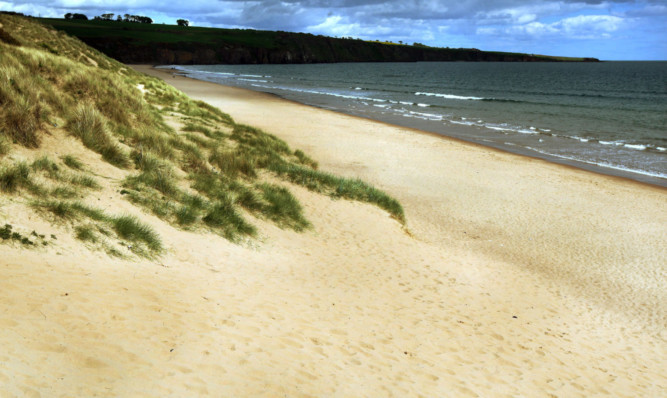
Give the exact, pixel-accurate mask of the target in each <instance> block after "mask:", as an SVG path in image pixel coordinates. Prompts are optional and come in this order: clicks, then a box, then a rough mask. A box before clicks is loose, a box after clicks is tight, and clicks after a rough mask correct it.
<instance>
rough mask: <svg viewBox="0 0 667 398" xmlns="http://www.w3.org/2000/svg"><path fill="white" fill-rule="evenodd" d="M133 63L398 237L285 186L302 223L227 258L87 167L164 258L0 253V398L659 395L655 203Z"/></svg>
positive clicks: (664, 201) (67, 241)
mask: <svg viewBox="0 0 667 398" xmlns="http://www.w3.org/2000/svg"><path fill="white" fill-rule="evenodd" d="M133 67H135V68H136V69H138V70H140V71H142V72H145V73H147V74H151V75H154V76H158V77H160V78H163V79H164V80H165V81H167V82H168V83H169V84H171V85H173V86H174V87H176V88H178V89H180V90H182V91H184V92H185V93H187V94H188V95H190V96H191V97H193V98H195V99H201V100H204V101H206V102H208V103H210V104H211V105H214V106H216V107H219V108H220V109H222V110H223V111H224V112H226V113H229V114H230V115H231V116H232V117H233V118H234V119H235V120H236V122H239V123H244V124H248V125H252V126H256V127H259V128H262V129H263V130H265V131H266V132H269V133H271V134H274V135H276V136H278V137H279V138H281V139H284V140H285V141H286V142H287V143H288V144H289V145H290V146H291V147H292V148H294V149H302V150H303V151H305V152H306V153H308V154H309V155H310V156H311V157H313V158H314V159H316V160H318V161H319V164H320V169H321V170H324V171H328V172H332V173H335V174H339V175H343V176H347V177H359V178H361V179H363V180H365V181H367V182H369V183H371V184H373V185H375V186H376V187H378V188H380V189H382V190H384V191H386V192H387V193H389V194H390V195H392V196H393V197H395V198H397V199H398V200H399V201H400V202H401V204H402V205H403V207H404V209H405V214H406V219H407V223H406V225H405V226H403V225H401V224H400V223H399V222H398V221H396V220H395V219H392V218H391V217H389V215H388V214H387V213H386V212H384V211H382V210H380V209H378V208H377V207H374V206H371V205H368V204H362V203H358V202H351V201H346V200H332V199H331V198H329V197H325V196H322V195H318V194H315V193H312V192H309V191H307V190H305V189H303V188H300V187H298V186H290V189H291V190H292V192H293V193H294V194H295V196H296V197H297V198H298V199H299V200H300V201H301V203H302V204H303V206H304V210H305V215H306V217H307V218H308V219H309V220H310V221H311V223H312V224H313V229H312V230H309V231H306V232H303V233H297V232H293V231H286V230H282V229H279V228H278V227H276V226H275V225H273V224H270V223H267V222H263V221H261V220H253V222H254V223H255V224H256V225H258V226H259V227H260V238H259V239H257V240H256V241H254V242H252V243H251V244H241V245H237V244H233V243H230V242H228V241H226V240H224V239H223V238H221V237H218V236H215V235H202V234H197V233H193V232H187V231H183V230H179V229H176V228H174V227H172V226H170V225H168V224H167V223H165V222H163V221H161V220H160V219H158V218H156V217H154V216H151V215H148V214H143V213H141V212H140V211H139V210H138V209H137V208H135V207H133V206H131V205H130V204H129V203H127V202H125V201H123V200H116V199H114V200H111V199H109V200H107V199H106V196H107V195H106V193H107V192H110V191H112V190H117V189H118V187H119V186H118V182H117V181H116V180H114V176H113V170H112V169H113V168H112V167H107V168H101V169H100V170H96V172H97V173H98V174H100V175H102V176H106V178H107V180H108V181H109V183H108V186H107V187H106V188H105V189H106V190H107V191H103V192H101V193H100V195H99V196H100V203H102V204H103V206H104V207H106V208H114V209H124V210H126V211H128V212H134V213H136V214H137V215H140V216H141V217H142V219H144V220H146V221H147V222H149V223H150V225H152V226H153V227H154V228H155V230H156V231H158V232H159V233H160V235H161V236H162V237H163V240H164V245H165V246H166V247H167V253H166V254H165V255H164V256H163V257H161V258H159V259H157V260H135V261H125V260H118V259H113V258H110V257H108V256H107V255H105V254H103V253H100V252H95V251H91V250H89V249H87V248H86V247H84V246H83V245H82V244H81V243H79V242H77V241H76V240H74V238H67V237H66V236H65V235H63V234H60V235H58V236H61V235H63V238H62V239H60V240H59V241H58V244H57V245H54V246H53V247H48V248H45V249H40V250H34V251H26V250H21V249H20V248H18V247H13V246H2V247H0V250H2V255H1V256H0V292H1V293H0V344H2V346H3V347H4V349H3V350H2V351H1V352H0V391H2V392H3V393H2V394H0V395H2V396H10V397H12V396H31V397H32V396H36V397H37V396H42V397H59V396H63V397H68V396H102V397H104V396H109V397H116V396H121V397H184V396H223V397H234V396H266V397H277V396H285V397H309V396H312V397H389V396H394V397H419V396H423V397H450V396H451V397H461V396H472V397H475V396H479V397H510V396H512V397H515V396H526V397H528V396H544V397H550V396H555V397H579V396H580V397H590V396H603V395H607V396H618V397H637V396H642V397H660V396H665V395H666V394H667V376H665V371H664V370H665V369H667V332H666V329H665V328H666V327H667V293H666V291H667V289H666V287H667V284H666V282H665V281H666V280H667V279H666V276H667V261H666V259H667V239H666V238H667V195H666V193H667V191H666V190H665V189H663V188H659V187H654V186H649V185H645V184H641V183H637V182H633V181H629V180H625V179H621V178H615V177H610V176H603V175H598V174H594V173H591V172H587V171H583V170H578V169H574V168H570V167H565V166H561V165H556V164H552V163H548V162H545V161H542V160H538V159H532V158H528V157H522V156H518V155H513V154H508V153H504V152H500V151H496V150H493V149H489V148H485V147H481V146H477V145H472V144H468V143H464V142H460V141H456V140H451V139H446V138H443V137H439V136H435V135H432V134H426V133H422V132H419V131H415V130H410V129H406V128H402V127H396V126H391V125H387V124H383V123H379V122H374V121H371V120H366V119H361V118H356V117H352V116H347V115H342V114H338V113H334V112H330V111H326V110H322V109H317V108H313V107H308V106H304V105H300V104H296V103H293V102H289V101H286V100H283V99H280V98H277V97H275V96H271V95H267V94H263V93H257V92H252V91H246V90H241V89H236V88H230V87H224V86H220V85H216V84H212V83H207V82H201V81H196V80H193V79H189V78H185V77H182V76H174V75H172V74H171V73H170V72H169V71H165V70H156V69H152V68H151V67H150V66H133ZM72 141H74V140H73V139H72ZM54 145H56V144H55V142H54ZM60 145H68V142H64V143H60ZM73 145H74V143H72V145H71V146H70V148H69V150H71V148H72V146H73ZM79 146H80V145H79ZM0 204H1V206H0V215H2V217H3V219H6V220H9V221H11V222H12V223H14V224H15V225H18V226H20V227H22V228H24V229H26V230H29V229H39V230H49V229H54V228H56V230H57V228H62V227H57V226H56V227H54V226H50V225H49V224H48V223H47V222H45V221H44V220H42V219H40V218H38V217H35V216H28V213H26V210H25V208H24V207H22V206H21V205H20V204H18V203H15V202H12V201H11V200H8V199H3V201H2V203H0ZM56 230H54V231H56Z"/></svg>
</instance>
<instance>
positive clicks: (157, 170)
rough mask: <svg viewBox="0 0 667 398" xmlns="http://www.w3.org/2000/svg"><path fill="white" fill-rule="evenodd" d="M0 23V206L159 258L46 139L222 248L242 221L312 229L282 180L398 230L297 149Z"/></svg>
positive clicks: (153, 241) (33, 29) (55, 35)
mask: <svg viewBox="0 0 667 398" xmlns="http://www.w3.org/2000/svg"><path fill="white" fill-rule="evenodd" d="M0 24H2V27H1V28H0V197H1V196H5V197H7V196H11V197H14V198H17V199H18V200H22V201H24V202H25V204H26V205H29V206H31V208H32V209H33V211H34V212H36V213H37V214H39V215H40V216H42V217H45V218H47V219H49V220H52V221H53V222H58V223H65V224H66V225H68V226H69V227H70V228H69V230H71V231H72V233H73V234H74V235H75V236H76V238H78V239H80V240H82V241H85V242H88V243H89V244H90V245H91V246H93V247H96V248H99V249H103V250H106V251H107V252H108V253H110V254H122V253H119V252H118V250H116V249H115V248H114V247H115V246H114V243H115V242H118V241H119V240H120V241H123V240H124V241H128V242H132V244H131V245H129V247H131V250H132V252H133V253H134V254H137V255H146V256H152V255H156V254H159V253H160V252H161V250H162V246H161V243H160V237H159V236H158V235H157V234H156V233H155V232H154V231H153V229H152V228H151V227H150V226H148V225H146V224H145V223H143V222H142V221H141V220H140V219H138V218H136V217H132V216H128V215H126V214H109V213H108V212H105V211H102V210H100V209H98V208H96V207H94V206H90V205H89V204H86V201H87V198H89V197H90V196H91V195H93V194H94V193H95V192H96V191H97V190H99V189H100V184H99V181H98V177H97V176H96V175H95V173H92V172H91V169H92V168H93V167H92V166H93V165H91V164H86V162H84V161H82V160H81V159H80V157H81V156H79V157H77V156H75V155H73V154H67V155H61V156H55V155H49V149H50V148H48V147H46V148H45V147H41V146H42V142H43V141H44V140H45V139H46V138H47V137H51V138H53V137H58V136H59V134H60V135H64V136H70V137H76V139H78V140H80V142H81V143H82V144H83V145H84V146H85V148H87V149H85V150H86V151H89V152H91V151H92V152H94V153H96V154H97V155H96V156H97V159H101V160H103V161H105V162H107V163H108V164H110V165H113V168H114V169H115V170H117V171H118V175H120V176H121V177H120V181H119V183H118V185H120V187H121V189H119V190H118V192H115V193H114V194H117V195H121V196H122V197H123V198H124V199H126V200H128V201H130V202H131V203H132V204H134V205H135V206H139V207H140V208H142V209H145V210H146V211H149V212H151V213H153V214H154V215H156V216H158V217H160V218H162V219H164V220H166V221H167V222H169V223H171V224H172V225H175V226H178V227H180V228H187V229H192V230H202V231H213V232H215V233H218V234H220V235H222V236H225V237H226V238H228V239H230V240H238V239H243V238H244V237H252V236H253V235H255V234H256V228H255V226H254V225H252V223H251V222H250V221H248V219H249V218H248V215H252V216H254V217H257V218H262V219H266V220H270V221H272V222H274V223H276V224H277V225H279V226H281V227H283V228H291V229H294V230H297V231H301V230H304V229H307V228H308V227H309V226H310V224H309V222H308V220H306V218H305V217H304V215H303V212H302V210H301V205H300V204H299V203H298V201H297V200H296V199H295V198H294V197H293V196H292V194H291V193H290V191H289V189H288V188H287V187H288V186H289V184H285V183H282V184H279V185H277V184H276V183H275V182H273V183H272V182H271V181H276V180H280V179H282V180H283V181H286V182H287V181H289V182H290V183H295V184H300V185H303V186H306V187H308V188H309V189H311V190H315V191H317V192H321V193H324V194H327V195H330V196H332V197H343V198H349V199H354V200H361V201H367V202H371V203H375V204H377V205H378V206H380V207H382V208H384V209H386V210H387V211H388V212H390V213H391V214H392V216H394V217H395V218H397V219H399V220H400V221H402V222H403V221H404V219H403V211H402V208H401V206H400V204H398V202H396V201H395V200H394V199H392V198H390V197H388V196H387V195H386V194H384V193H382V192H380V191H378V190H376V189H374V188H372V187H370V186H368V185H367V184H365V183H363V182H361V181H353V180H347V179H342V178H338V177H335V176H333V175H329V174H326V173H322V172H320V171H317V163H316V162H315V161H313V160H312V159H310V158H309V157H308V156H307V155H306V154H305V153H303V152H302V151H298V150H297V151H292V150H291V149H290V148H289V147H288V146H287V144H285V143H284V142H283V141H281V140H279V139H278V138H276V137H274V136H272V135H270V134H267V133H265V132H263V131H260V130H258V129H255V128H253V127H250V126H244V125H239V124H236V123H235V122H234V121H233V120H232V119H231V117H229V115H226V114H224V113H223V112H221V111H220V110H218V109H216V108H213V107H211V106H210V105H208V104H206V103H203V102H200V101H193V100H191V99H190V98H188V97H187V96H186V95H185V94H183V93H181V92H179V91H177V90H175V89H174V88H173V87H171V86H169V85H167V84H166V83H164V82H163V81H161V80H159V79H155V78H152V77H149V76H146V75H143V74H139V73H137V72H135V71H133V70H131V69H128V68H126V67H124V65H122V64H120V63H118V62H116V61H114V60H112V59H110V58H107V57H106V56H104V55H103V54H101V53H99V52H97V51H96V50H93V49H91V48H89V47H87V46H86V45H85V44H83V43H82V42H80V41H79V40H77V39H75V38H72V37H70V36H67V35H66V34H65V33H63V32H58V31H54V30H50V29H49V28H47V27H45V26H42V25H40V24H38V23H35V22H33V21H32V20H30V19H26V18H21V17H15V16H8V15H2V14H0ZM172 126H175V128H174V127H172ZM45 151H46V153H47V154H46V155H44V153H45ZM38 154H39V155H38ZM86 158H88V157H86ZM1 203H2V202H0V205H1ZM3 231H4V232H3V234H2V236H0V237H1V238H2V240H1V241H0V242H2V241H7V239H9V240H11V237H12V232H11V227H5V228H4V229H3ZM5 235H7V236H8V238H7V239H5ZM35 236H38V234H37V235H35ZM23 237H24V236H21V235H19V236H16V237H15V240H18V241H21V240H22V239H21V238H23ZM42 240H43V239H42ZM33 241H34V239H33ZM33 241H30V242H31V243H27V244H34V242H33ZM24 243H25V242H24Z"/></svg>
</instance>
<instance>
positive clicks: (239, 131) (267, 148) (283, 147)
mask: <svg viewBox="0 0 667 398" xmlns="http://www.w3.org/2000/svg"><path fill="white" fill-rule="evenodd" d="M230 138H231V139H232V140H234V141H237V142H238V143H240V144H244V145H246V146H248V147H250V148H252V149H254V150H255V151H259V152H262V153H264V154H274V155H276V154H278V155H290V154H291V153H290V149H289V146H288V145H287V143H286V142H285V141H283V140H281V139H280V138H278V137H276V136H274V135H271V134H268V133H266V132H264V131H262V130H260V129H258V128H255V127H252V126H247V125H244V124H237V125H235V126H234V130H233V131H232V135H231V137H230Z"/></svg>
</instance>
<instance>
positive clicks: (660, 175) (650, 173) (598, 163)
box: [525, 147, 667, 178]
mask: <svg viewBox="0 0 667 398" xmlns="http://www.w3.org/2000/svg"><path fill="white" fill-rule="evenodd" d="M525 148H526V149H530V150H531V151H535V152H538V153H541V154H543V155H549V156H553V157H556V158H560V159H566V160H573V161H575V162H581V163H586V164H590V165H593V166H599V167H603V168H607V169H614V170H619V171H625V172H629V173H635V174H642V175H645V176H650V177H659V178H667V174H664V173H652V172H650V171H644V170H637V169H631V168H628V167H625V166H618V165H615V164H610V163H605V162H594V161H590V160H583V159H579V158H576V157H573V156H565V155H557V154H553V153H549V152H546V151H542V150H540V149H537V148H533V147H525Z"/></svg>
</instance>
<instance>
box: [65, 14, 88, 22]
mask: <svg viewBox="0 0 667 398" xmlns="http://www.w3.org/2000/svg"><path fill="white" fill-rule="evenodd" d="M65 19H82V20H84V21H87V20H88V17H87V16H85V15H84V14H77V13H74V14H72V13H71V12H68V13H67V14H65Z"/></svg>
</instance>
